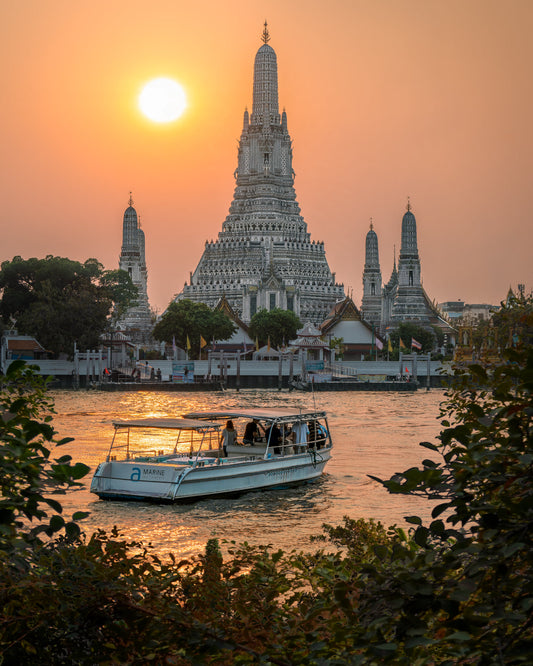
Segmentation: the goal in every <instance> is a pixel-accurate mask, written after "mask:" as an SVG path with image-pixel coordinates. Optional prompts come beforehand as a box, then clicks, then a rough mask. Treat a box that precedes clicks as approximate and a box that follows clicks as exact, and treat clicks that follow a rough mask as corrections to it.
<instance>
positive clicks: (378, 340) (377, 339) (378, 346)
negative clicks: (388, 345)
mask: <svg viewBox="0 0 533 666" xmlns="http://www.w3.org/2000/svg"><path fill="white" fill-rule="evenodd" d="M376 347H377V348H378V349H379V350H380V351H381V350H382V349H383V343H382V342H381V340H380V339H379V338H378V337H377V336H376Z"/></svg>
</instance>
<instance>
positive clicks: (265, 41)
mask: <svg viewBox="0 0 533 666" xmlns="http://www.w3.org/2000/svg"><path fill="white" fill-rule="evenodd" d="M261 39H262V41H263V44H268V42H269V41H270V33H269V32H268V24H267V22H266V19H265V29H264V30H263V34H262V35H261Z"/></svg>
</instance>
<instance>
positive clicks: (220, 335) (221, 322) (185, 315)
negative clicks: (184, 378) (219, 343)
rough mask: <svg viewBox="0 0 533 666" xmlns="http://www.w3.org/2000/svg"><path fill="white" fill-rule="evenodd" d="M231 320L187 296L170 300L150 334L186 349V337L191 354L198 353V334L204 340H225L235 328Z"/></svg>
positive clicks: (218, 311)
mask: <svg viewBox="0 0 533 666" xmlns="http://www.w3.org/2000/svg"><path fill="white" fill-rule="evenodd" d="M236 330H237V329H236V326H235V325H234V323H233V322H232V321H231V319H230V318H229V317H228V316H227V315H226V314H225V313H224V312H221V311H220V310H211V309H210V308H209V307H208V306H207V305H205V304H204V303H195V302H193V301H191V300H189V299H183V300H181V301H177V302H176V301H173V302H172V303H170V305H169V306H168V308H167V310H166V312H165V313H164V315H163V316H162V317H161V319H160V320H159V322H158V323H157V324H156V325H155V327H154V331H153V336H154V338H155V339H156V340H164V341H165V342H168V343H170V342H172V340H173V339H175V341H176V344H177V345H178V346H179V347H181V348H182V349H186V348H187V338H188V339H189V342H190V344H191V357H192V358H194V357H196V356H197V355H199V353H200V336H202V337H203V338H204V340H205V341H206V342H208V343H209V342H211V340H228V339H229V338H231V336H232V335H233V334H234V333H235V331H236Z"/></svg>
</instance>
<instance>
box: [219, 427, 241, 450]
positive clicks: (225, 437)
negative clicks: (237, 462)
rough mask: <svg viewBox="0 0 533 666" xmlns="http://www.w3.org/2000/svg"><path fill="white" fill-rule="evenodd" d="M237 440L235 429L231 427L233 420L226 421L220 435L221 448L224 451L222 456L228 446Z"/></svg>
mask: <svg viewBox="0 0 533 666" xmlns="http://www.w3.org/2000/svg"><path fill="white" fill-rule="evenodd" d="M236 440H237V431H236V430H235V428H234V427H233V421H231V420H229V421H226V427H225V428H224V430H223V431H222V436H221V437H220V444H222V450H223V451H224V456H226V457H227V455H228V446H231V445H232V444H235V443H236Z"/></svg>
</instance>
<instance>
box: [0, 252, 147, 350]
mask: <svg viewBox="0 0 533 666" xmlns="http://www.w3.org/2000/svg"><path fill="white" fill-rule="evenodd" d="M0 295H1V300H0V316H1V319H2V322H3V326H4V328H5V327H10V326H13V325H14V326H15V327H16V329H17V330H18V332H19V333H21V334H26V335H31V336H34V337H35V338H36V339H37V340H38V341H39V342H40V343H41V344H42V346H43V347H44V348H45V349H47V350H48V351H51V352H53V353H54V354H59V353H61V352H63V353H67V354H69V355H72V353H73V349H74V343H77V345H78V348H80V349H91V348H97V347H98V346H99V344H100V336H101V335H102V333H104V332H105V331H106V330H108V329H109V328H110V326H111V325H112V322H113V320H116V319H117V318H119V317H120V316H121V315H122V314H123V313H124V311H125V310H126V309H127V308H128V307H131V306H132V305H134V304H135V302H136V299H137V296H138V291H137V287H135V285H134V284H133V282H132V280H131V278H130V276H129V275H128V273H127V272H125V271H121V270H111V271H107V270H104V268H103V266H102V264H101V263H100V262H98V261H97V260H96V259H87V261H85V262H84V263H80V262H78V261H72V260H71V259H66V258H64V257H53V256H52V255H48V256H47V257H45V258H44V259H35V258H32V259H22V257H18V256H17V257H14V258H13V259H12V260H11V261H4V262H3V263H2V266H1V269H0Z"/></svg>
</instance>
